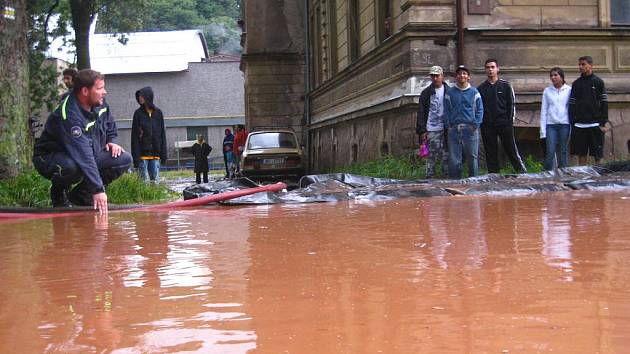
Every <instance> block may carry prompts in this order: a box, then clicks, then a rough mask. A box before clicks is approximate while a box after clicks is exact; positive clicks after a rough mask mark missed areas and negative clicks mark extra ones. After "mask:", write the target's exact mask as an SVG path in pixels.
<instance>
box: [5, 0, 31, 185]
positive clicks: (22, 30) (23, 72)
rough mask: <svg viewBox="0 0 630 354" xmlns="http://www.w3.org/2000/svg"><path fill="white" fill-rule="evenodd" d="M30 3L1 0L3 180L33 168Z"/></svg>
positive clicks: (17, 0)
mask: <svg viewBox="0 0 630 354" xmlns="http://www.w3.org/2000/svg"><path fill="white" fill-rule="evenodd" d="M27 30H28V16H27V14H26V0H0V58H1V60H0V179H5V178H8V177H12V176H15V175H16V174H17V173H19V172H21V171H23V170H24V169H28V168H30V166H31V155H32V152H33V148H32V146H33V144H32V137H31V135H30V132H29V126H28V122H29V120H28V116H29V90H28V83H29V79H28V42H27V38H26V33H27Z"/></svg>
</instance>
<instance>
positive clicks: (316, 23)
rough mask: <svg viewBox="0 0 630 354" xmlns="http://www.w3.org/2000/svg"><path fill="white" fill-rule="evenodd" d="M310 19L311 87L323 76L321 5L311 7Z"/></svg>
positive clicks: (317, 84)
mask: <svg viewBox="0 0 630 354" xmlns="http://www.w3.org/2000/svg"><path fill="white" fill-rule="evenodd" d="M310 21H311V33H312V34H313V38H312V41H311V46H312V47H311V48H312V50H311V67H312V73H313V75H312V81H311V84H312V85H313V87H317V86H319V85H320V84H321V83H322V81H323V78H324V68H323V66H324V62H323V46H322V40H323V38H322V14H321V7H319V6H316V7H315V8H314V9H313V12H312V15H311V18H310Z"/></svg>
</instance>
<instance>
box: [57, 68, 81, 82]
mask: <svg viewBox="0 0 630 354" xmlns="http://www.w3.org/2000/svg"><path fill="white" fill-rule="evenodd" d="M61 74H62V75H63V76H70V77H71V78H73V79H74V78H75V77H76V76H77V74H78V71H77V69H75V68H67V69H64V71H62V72H61Z"/></svg>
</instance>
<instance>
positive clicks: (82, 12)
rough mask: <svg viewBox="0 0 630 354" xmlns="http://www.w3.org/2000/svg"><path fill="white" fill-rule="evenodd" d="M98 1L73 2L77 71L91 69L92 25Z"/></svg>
mask: <svg viewBox="0 0 630 354" xmlns="http://www.w3.org/2000/svg"><path fill="white" fill-rule="evenodd" d="M94 1H96V0H71V1H70V8H71V10H72V28H73V29H74V36H75V37H74V40H75V43H74V44H75V46H76V49H77V69H79V70H81V69H89V68H90V25H91V24H92V19H93V17H92V16H93V15H92V9H93V8H94V6H95V5H94Z"/></svg>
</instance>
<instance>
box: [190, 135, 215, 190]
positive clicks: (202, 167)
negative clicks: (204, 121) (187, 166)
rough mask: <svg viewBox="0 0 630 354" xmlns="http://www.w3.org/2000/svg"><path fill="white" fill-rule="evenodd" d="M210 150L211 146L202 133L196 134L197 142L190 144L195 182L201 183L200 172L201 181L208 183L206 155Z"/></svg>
mask: <svg viewBox="0 0 630 354" xmlns="http://www.w3.org/2000/svg"><path fill="white" fill-rule="evenodd" d="M211 151H212V147H211V146H210V145H208V144H207V143H206V142H205V141H204V140H203V135H197V142H196V143H195V144H193V146H192V154H193V156H194V157H195V176H196V182H197V184H199V183H201V174H203V183H208V155H209V154H210V152H211Z"/></svg>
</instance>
